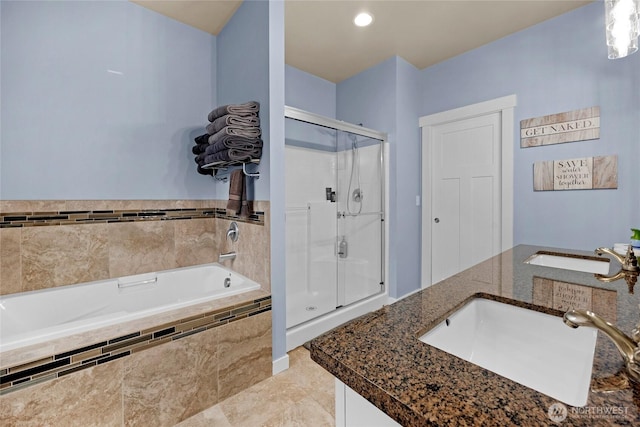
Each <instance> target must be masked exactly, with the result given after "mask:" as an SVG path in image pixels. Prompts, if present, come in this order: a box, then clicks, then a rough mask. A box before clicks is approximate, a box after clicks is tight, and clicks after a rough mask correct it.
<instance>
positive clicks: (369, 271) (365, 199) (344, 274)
mask: <svg viewBox="0 0 640 427" xmlns="http://www.w3.org/2000/svg"><path fill="white" fill-rule="evenodd" d="M337 144H338V147H337V157H338V171H337V172H338V174H337V180H338V189H337V194H338V198H337V204H338V230H337V231H338V247H339V248H343V250H339V251H338V259H337V261H338V306H342V305H348V304H352V303H354V302H357V301H360V300H362V299H365V298H367V297H370V296H372V295H375V294H377V293H379V292H381V291H383V290H384V288H383V269H382V262H383V259H382V242H383V238H382V233H383V222H382V220H383V216H382V214H383V205H382V195H383V192H382V184H383V181H382V177H383V173H382V162H381V154H382V153H381V149H382V145H381V143H380V141H379V140H377V139H373V138H368V137H366V136H362V135H357V134H355V133H350V132H347V131H341V130H340V131H338V135H337Z"/></svg>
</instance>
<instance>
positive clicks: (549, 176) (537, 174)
mask: <svg viewBox="0 0 640 427" xmlns="http://www.w3.org/2000/svg"><path fill="white" fill-rule="evenodd" d="M599 188H600V189H604V188H618V156H599V157H583V158H579V159H567V160H551V161H547V162H536V163H534V164H533V189H534V190H535V191H554V190H591V189H599Z"/></svg>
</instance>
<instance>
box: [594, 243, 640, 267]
mask: <svg viewBox="0 0 640 427" xmlns="http://www.w3.org/2000/svg"><path fill="white" fill-rule="evenodd" d="M595 252H596V254H597V255H602V254H603V253H604V254H609V255H611V256H612V257H614V258H615V259H616V260H617V261H618V262H619V263H620V264H621V265H622V269H623V270H626V271H640V267H638V259H637V258H636V256H635V254H634V252H633V249H632V248H631V245H629V247H628V248H627V254H626V255H625V256H622V255H620V254H619V253H617V252H615V251H612V250H611V249H609V248H598V249H596V250H595Z"/></svg>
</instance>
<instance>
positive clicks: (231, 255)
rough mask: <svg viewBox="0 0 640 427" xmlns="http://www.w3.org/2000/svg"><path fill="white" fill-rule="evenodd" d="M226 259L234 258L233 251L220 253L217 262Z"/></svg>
mask: <svg viewBox="0 0 640 427" xmlns="http://www.w3.org/2000/svg"><path fill="white" fill-rule="evenodd" d="M228 259H230V260H234V259H236V253H235V252H227V253H226V254H220V256H219V257H218V262H222V261H226V260H228Z"/></svg>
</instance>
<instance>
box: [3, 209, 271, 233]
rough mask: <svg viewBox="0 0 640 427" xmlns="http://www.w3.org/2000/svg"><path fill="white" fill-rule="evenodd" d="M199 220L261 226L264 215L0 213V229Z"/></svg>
mask: <svg viewBox="0 0 640 427" xmlns="http://www.w3.org/2000/svg"><path fill="white" fill-rule="evenodd" d="M199 218H220V219H228V220H233V221H238V222H248V223H252V224H258V225H264V212H262V211H257V212H254V213H253V214H252V215H249V216H248V217H242V218H241V217H239V216H235V215H227V210H226V209H224V208H175V209H127V210H77V211H50V212H3V213H0V228H16V227H36V226H52V225H80V224H98V223H121V222H135V221H170V220H185V219H199Z"/></svg>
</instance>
